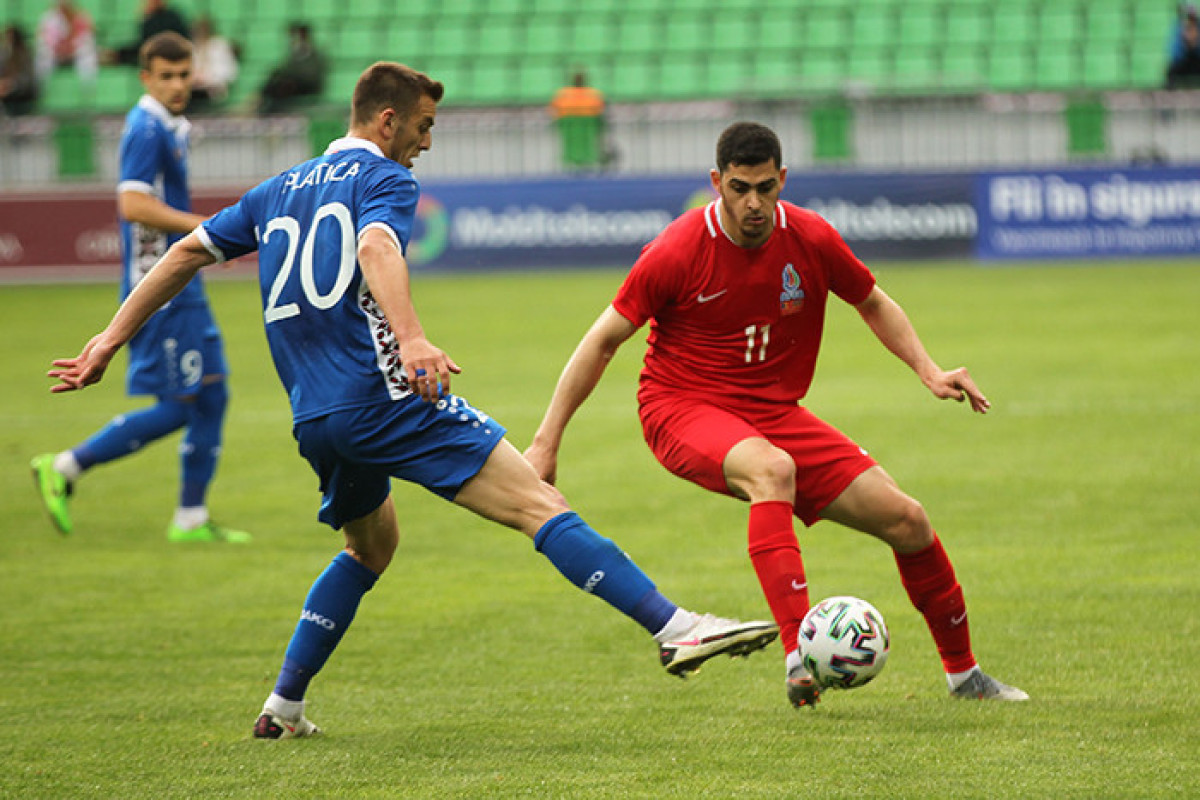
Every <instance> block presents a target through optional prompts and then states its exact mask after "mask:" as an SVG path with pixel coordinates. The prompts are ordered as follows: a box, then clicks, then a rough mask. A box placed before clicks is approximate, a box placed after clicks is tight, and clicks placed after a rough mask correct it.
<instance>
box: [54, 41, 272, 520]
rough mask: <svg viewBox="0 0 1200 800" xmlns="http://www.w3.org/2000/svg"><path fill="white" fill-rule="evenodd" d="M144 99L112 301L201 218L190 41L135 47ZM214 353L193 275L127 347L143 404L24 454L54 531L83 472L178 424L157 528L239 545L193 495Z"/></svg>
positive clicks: (216, 416) (125, 176)
mask: <svg viewBox="0 0 1200 800" xmlns="http://www.w3.org/2000/svg"><path fill="white" fill-rule="evenodd" d="M141 66H142V69H141V79H142V85H143V86H145V88H146V93H145V94H144V95H143V96H142V98H141V99H140V100H139V101H138V104H137V106H135V107H134V108H133V110H132V111H130V112H129V114H128V116H126V118H125V130H124V133H123V134H122V136H121V157H120V169H121V178H120V183H119V185H118V186H117V206H118V210H119V212H120V217H121V254H122V265H123V267H124V269H123V271H122V275H121V297H122V299H123V298H125V297H127V296H128V295H129V293H130V291H132V290H133V287H135V286H136V285H137V284H138V283H139V282H141V280H142V278H144V277H145V276H146V273H147V272H149V271H150V268H151V267H153V266H154V264H155V262H156V261H158V259H159V258H161V257H162V255H163V254H164V253H165V252H166V251H167V247H168V246H169V245H170V244H172V243H174V242H175V241H178V240H179V239H180V238H181V237H182V236H183V234H185V233H188V232H190V231H192V230H193V229H194V228H195V227H196V226H197V225H199V224H200V223H201V222H203V221H204V219H205V218H204V217H203V216H200V215H199V214H193V213H192V211H191V208H192V205H191V198H190V196H189V194H188V181H187V151H188V128H189V127H190V125H189V123H188V121H187V118H186V117H184V116H182V113H183V110H184V109H185V108H186V107H187V103H188V98H189V97H190V95H191V86H192V45H191V43H190V42H188V40H187V39H184V38H183V37H182V36H180V35H179V34H177V33H172V32H167V33H160V34H158V35H156V36H153V37H151V38H150V39H148V40H146V43H145V44H144V45H143V46H142V50H141ZM226 372H227V370H226V366H225V353H224V351H223V349H222V345H221V335H220V333H219V332H218V331H217V325H216V322H215V321H214V320H213V317H212V313H211V312H210V311H209V308H208V299H207V298H206V296H205V294H204V285H203V284H202V283H201V279H200V277H199V276H196V278H194V279H193V280H191V281H190V282H189V283H188V284H187V285H186V286H184V287H183V288H182V291H181V292H180V293H179V296H178V297H176V298H175V299H174V300H172V301H171V302H170V304H169V305H167V306H166V307H164V308H163V309H162V310H161V311H159V312H158V313H156V314H155V315H154V316H153V317H151V318H150V320H149V321H148V322H147V323H146V325H145V327H143V328H142V330H141V331H140V332H139V333H138V335H137V336H135V337H134V338H133V340H132V341H131V342H130V343H129V372H128V376H127V380H126V383H127V389H128V391H129V393H130V394H134V395H138V394H148V395H154V396H155V397H156V398H157V402H156V403H155V404H154V405H153V406H150V407H149V408H143V409H139V410H137V411H131V412H129V413H127V414H122V415H120V416H118V417H116V418H115V419H113V420H112V421H111V422H109V423H108V425H107V426H105V427H104V428H102V429H101V430H100V431H98V432H97V433H96V434H94V435H93V436H92V437H91V438H89V439H88V440H87V441H85V442H83V443H82V444H79V445H77V446H75V447H73V448H71V449H70V450H64V451H63V452H61V453H57V454H45V455H40V456H37V457H36V458H34V459H33V476H34V480H35V482H36V483H37V487H38V491H39V493H40V494H41V498H42V502H43V503H44V505H45V506H46V510H47V512H49V514H50V519H51V521H52V522H53V523H54V525H55V527H57V528H58V530H59V531H60V532H62V533H70V532H71V529H72V521H71V514H70V510H69V508H68V505H67V503H68V498H69V496H70V494H71V492H72V489H73V486H74V484H75V482H76V481H77V480H78V479H79V477H80V476H81V475H82V474H83V473H84V472H85V471H86V470H88V469H90V468H91V467H94V466H96V465H98V464H104V463H107V462H109V461H113V460H115V459H118V458H122V457H124V456H127V455H129V454H131V453H135V452H137V451H138V450H140V449H141V448H142V447H144V446H146V445H147V444H149V443H151V442H153V441H156V440H158V439H160V438H162V437H163V436H166V435H167V434H170V433H174V432H175V431H177V430H179V429H180V428H186V429H187V432H186V433H185V434H184V437H183V443H182V444H181V446H180V461H181V467H182V470H181V471H182V477H181V486H180V491H179V507H178V508H177V509H176V511H175V518H174V519H173V520H172V521H171V524H170V526H169V527H168V528H167V538H169V539H170V540H171V541H175V542H187V541H227V542H247V541H249V539H250V537H249V535H248V534H246V533H244V532H242V531H235V530H230V529H229V528H226V527H223V526H221V525H218V524H216V523H215V522H213V521H212V520H211V519H209V516H208V507H207V505H206V502H205V498H206V496H207V493H208V486H209V484H210V483H211V482H212V479H213V475H214V474H215V473H216V468H217V459H218V457H219V455H220V451H221V429H222V426H223V424H224V421H225V407H226V402H227V397H228V396H227V393H226V388H225V375H226Z"/></svg>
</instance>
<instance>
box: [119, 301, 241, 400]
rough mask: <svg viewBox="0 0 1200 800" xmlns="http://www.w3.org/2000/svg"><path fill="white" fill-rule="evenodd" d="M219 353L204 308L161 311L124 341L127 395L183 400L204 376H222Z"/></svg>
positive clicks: (225, 370)
mask: <svg viewBox="0 0 1200 800" xmlns="http://www.w3.org/2000/svg"><path fill="white" fill-rule="evenodd" d="M228 373H229V368H228V366H227V365H226V363H225V348H224V346H223V345H222V343H221V334H220V332H219V331H218V330H217V325H216V322H214V321H213V317H212V313H211V312H210V311H209V309H208V306H173V305H172V306H167V307H166V308H165V309H163V310H162V311H159V312H158V313H157V314H155V315H154V316H152V317H151V318H150V319H149V321H147V322H146V324H145V326H143V328H142V329H141V330H140V331H138V332H137V335H136V336H134V337H133V339H131V340H130V342H129V371H128V372H127V373H126V376H125V388H126V391H128V392H129V394H152V395H157V396H158V397H187V396H189V395H194V394H196V393H197V392H199V391H200V389H201V388H202V385H203V382H202V380H201V379H202V378H204V377H205V376H207V375H227V374H228Z"/></svg>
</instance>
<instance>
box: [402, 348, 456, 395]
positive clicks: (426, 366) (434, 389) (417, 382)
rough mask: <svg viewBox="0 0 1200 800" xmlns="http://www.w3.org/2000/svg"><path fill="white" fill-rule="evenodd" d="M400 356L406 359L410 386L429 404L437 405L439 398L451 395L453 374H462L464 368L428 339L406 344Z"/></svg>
mask: <svg viewBox="0 0 1200 800" xmlns="http://www.w3.org/2000/svg"><path fill="white" fill-rule="evenodd" d="M400 355H401V358H403V359H404V374H405V375H406V376H407V377H408V385H409V386H410V387H412V390H413V391H414V392H416V393H417V394H419V395H420V396H421V399H422V400H425V401H426V402H429V403H436V402H437V401H438V398H439V397H441V396H442V395H445V394H449V392H450V375H451V373H453V374H455V375H457V374H458V373H460V372H462V367H460V366H458V364H455V363H454V360H453V359H451V358H450V356H448V355H446V354H445V353H443V352H442V351H441V350H440V349H439V348H437V347H435V346H434V345H433V343H432V342H430V341H429V340H428V339H424V338H421V339H413V340H411V341H408V342H405V343H404V346H403V347H402V348H401V352H400Z"/></svg>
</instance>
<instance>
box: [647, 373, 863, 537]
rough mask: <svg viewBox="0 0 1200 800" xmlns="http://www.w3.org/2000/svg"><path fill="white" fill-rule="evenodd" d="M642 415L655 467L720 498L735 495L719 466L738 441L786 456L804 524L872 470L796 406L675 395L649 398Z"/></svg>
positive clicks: (839, 436) (855, 450)
mask: <svg viewBox="0 0 1200 800" xmlns="http://www.w3.org/2000/svg"><path fill="white" fill-rule="evenodd" d="M639 414H640V416H641V419H642V432H643V434H644V435H645V437H646V443H647V444H648V445H650V449H651V451H653V453H654V456H655V457H656V458H657V459H658V460H659V463H661V464H662V465H663V466H664V467H666V468H667V469H668V470H670V471H671V472H672V473H674V474H675V475H678V476H679V477H681V478H684V479H686V480H689V481H691V482H693V483H696V484H698V485H700V486H703V487H704V488H705V489H709V490H711V491H714V492H719V493H721V494H728V495H731V496H732V494H733V493H732V492H730V490H729V486H728V485H727V484H726V483H725V472H724V468H723V465H724V463H725V456H726V455H728V454H729V451H730V449H731V448H732V447H733V446H734V445H735V444H737V443H738V442H741V441H743V440H745V439H749V438H754V437H757V438H762V439H766V440H767V441H769V442H770V443H771V444H773V445H775V446H776V447H778V448H780V449H781V450H785V451H787V453H789V454H790V455H791V457H792V460H793V461H795V462H796V501H795V503H794V504H793V509H794V511H795V514H796V516H797V517H799V518H800V520H801V521H803V522H804V524H805V525H812V524H813V523H815V522H816V521H817V520H818V519H820V518H821V510H822V509H824V508H825V506H827V505H829V504H830V503H832V502H833V501H834V500H836V499H837V497H838V495H840V494H841V493H842V492H843V491H845V489H846V487H847V486H849V485H850V482H851V481H853V480H854V479H855V478H857V477H858V476H859V475H861V474H862V473H864V472H866V471H867V470H868V469H870V468H871V467H873V466H875V465H876V462H875V459H873V458H871V457H870V456H869V455H867V451H866V450H863V449H862V448H861V447H859V446H858V445H857V444H855V443H854V442H852V441H851V440H850V439H849V438H848V437H847V436H846V435H845V434H844V433H842V432H841V431H839V430H838V429H837V428H835V427H833V426H832V425H830V424H829V423H827V422H824V421H823V420H821V419H819V418H818V417H817V416H816V415H815V414H813V413H812V412H811V411H809V410H808V409H806V408H803V407H801V406H764V407H762V408H755V407H749V408H739V409H737V410H736V411H734V410H731V409H728V408H725V407H723V406H716V405H713V404H712V403H709V402H705V401H704V400H701V399H698V398H692V397H688V396H686V395H678V394H676V395H669V396H664V397H659V398H653V399H649V400H648V401H647V402H645V403H643V404H642V405H641V408H640V410H639Z"/></svg>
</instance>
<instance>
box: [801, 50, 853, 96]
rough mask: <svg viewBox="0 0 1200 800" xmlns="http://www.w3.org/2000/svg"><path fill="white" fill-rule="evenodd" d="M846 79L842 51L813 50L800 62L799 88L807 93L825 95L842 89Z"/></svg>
mask: <svg viewBox="0 0 1200 800" xmlns="http://www.w3.org/2000/svg"><path fill="white" fill-rule="evenodd" d="M845 77H846V70H845V66H844V64H843V63H842V54H841V51H838V50H813V51H811V52H809V53H806V54H805V55H804V58H803V59H802V60H801V61H800V69H799V87H800V89H801V91H803V92H805V93H809V94H824V93H827V92H832V91H834V90H837V89H840V88H841V86H842V83H843V81H844V80H845Z"/></svg>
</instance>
